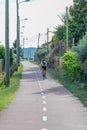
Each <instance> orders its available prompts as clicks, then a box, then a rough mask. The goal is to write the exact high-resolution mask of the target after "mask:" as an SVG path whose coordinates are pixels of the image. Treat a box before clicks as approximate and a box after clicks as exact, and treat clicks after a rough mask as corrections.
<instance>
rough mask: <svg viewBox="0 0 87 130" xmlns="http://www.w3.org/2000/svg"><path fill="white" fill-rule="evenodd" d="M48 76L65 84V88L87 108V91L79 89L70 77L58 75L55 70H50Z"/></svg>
mask: <svg viewBox="0 0 87 130" xmlns="http://www.w3.org/2000/svg"><path fill="white" fill-rule="evenodd" d="M48 74H49V75H50V76H51V77H52V78H53V79H55V80H56V81H58V82H60V83H61V84H63V85H64V87H65V88H67V89H68V90H69V91H70V92H71V93H73V95H74V96H75V97H78V99H79V100H80V101H81V102H82V103H83V105H84V106H85V107H87V90H85V89H81V88H79V87H78V86H76V85H75V84H74V83H73V82H72V81H71V80H70V79H69V78H68V77H66V76H64V75H62V74H61V73H59V72H58V73H57V72H56V71H55V70H54V69H48Z"/></svg>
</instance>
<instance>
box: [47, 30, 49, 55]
mask: <svg viewBox="0 0 87 130" xmlns="http://www.w3.org/2000/svg"><path fill="white" fill-rule="evenodd" d="M48 44H49V28H47V52H49V47H48V46H49V45H48Z"/></svg>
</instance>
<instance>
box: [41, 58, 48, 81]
mask: <svg viewBox="0 0 87 130" xmlns="http://www.w3.org/2000/svg"><path fill="white" fill-rule="evenodd" d="M41 69H42V76H43V79H45V78H46V69H47V62H46V60H45V59H43V60H42V61H41Z"/></svg>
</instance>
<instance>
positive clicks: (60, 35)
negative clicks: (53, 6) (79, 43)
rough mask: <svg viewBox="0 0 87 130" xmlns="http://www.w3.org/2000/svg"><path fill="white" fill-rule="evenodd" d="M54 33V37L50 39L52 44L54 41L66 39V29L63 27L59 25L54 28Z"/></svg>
mask: <svg viewBox="0 0 87 130" xmlns="http://www.w3.org/2000/svg"><path fill="white" fill-rule="evenodd" d="M55 29H56V31H55V33H54V36H53V37H52V42H53V43H54V42H56V41H58V40H59V41H65V38H66V27H65V25H60V26H58V27H56V28H55Z"/></svg>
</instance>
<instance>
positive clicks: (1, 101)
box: [0, 65, 23, 111]
mask: <svg viewBox="0 0 87 130" xmlns="http://www.w3.org/2000/svg"><path fill="white" fill-rule="evenodd" d="M22 68H23V67H22V65H21V66H20V67H19V68H18V71H16V72H15V73H14V74H13V75H12V77H11V78H10V85H9V87H5V86H4V77H0V111H1V110H3V109H4V108H6V106H7V105H8V104H9V103H10V102H11V101H12V100H13V99H14V97H15V92H16V91H17V89H18V87H19V83H20V78H21V73H22Z"/></svg>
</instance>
